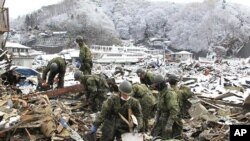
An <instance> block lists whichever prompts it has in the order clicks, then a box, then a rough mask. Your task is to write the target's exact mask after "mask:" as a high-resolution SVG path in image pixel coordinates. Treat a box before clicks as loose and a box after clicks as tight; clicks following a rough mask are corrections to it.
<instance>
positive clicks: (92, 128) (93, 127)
mask: <svg viewBox="0 0 250 141" xmlns="http://www.w3.org/2000/svg"><path fill="white" fill-rule="evenodd" d="M96 131H97V127H95V126H94V125H92V126H91V128H90V132H89V134H95V133H96Z"/></svg>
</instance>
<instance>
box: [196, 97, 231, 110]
mask: <svg viewBox="0 0 250 141" xmlns="http://www.w3.org/2000/svg"><path fill="white" fill-rule="evenodd" d="M200 100H201V102H203V103H205V104H208V105H210V106H212V107H215V108H217V109H220V110H223V111H226V110H225V109H223V108H221V107H219V106H217V105H215V104H212V103H210V102H207V101H206V100H202V99H200Z"/></svg>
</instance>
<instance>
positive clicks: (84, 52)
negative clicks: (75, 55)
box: [79, 43, 92, 63]
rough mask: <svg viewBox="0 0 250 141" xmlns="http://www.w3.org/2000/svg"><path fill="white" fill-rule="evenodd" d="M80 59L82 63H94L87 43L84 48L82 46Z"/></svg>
mask: <svg viewBox="0 0 250 141" xmlns="http://www.w3.org/2000/svg"><path fill="white" fill-rule="evenodd" d="M79 58H80V61H81V63H84V62H92V54H91V51H90V49H89V48H88V47H87V45H86V44H85V43H83V45H82V46H80V54H79Z"/></svg>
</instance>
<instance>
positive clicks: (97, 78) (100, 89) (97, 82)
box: [80, 74, 109, 98]
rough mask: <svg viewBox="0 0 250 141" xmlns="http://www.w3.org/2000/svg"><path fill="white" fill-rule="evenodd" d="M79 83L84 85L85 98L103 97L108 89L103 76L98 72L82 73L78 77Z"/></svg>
mask: <svg viewBox="0 0 250 141" xmlns="http://www.w3.org/2000/svg"><path fill="white" fill-rule="evenodd" d="M80 82H81V84H83V85H84V87H85V90H86V96H87V98H93V97H97V96H98V95H97V94H100V95H99V96H101V97H103V96H104V95H106V93H107V92H108V91H109V86H108V83H107V81H106V79H105V78H103V77H102V76H101V75H99V74H94V75H84V76H82V77H81V78H80Z"/></svg>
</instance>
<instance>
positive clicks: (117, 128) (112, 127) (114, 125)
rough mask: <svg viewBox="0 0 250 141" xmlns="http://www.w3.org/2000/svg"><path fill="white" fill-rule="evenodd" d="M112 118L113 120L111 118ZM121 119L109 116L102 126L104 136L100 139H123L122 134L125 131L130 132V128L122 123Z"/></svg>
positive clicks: (105, 140) (103, 140)
mask: <svg viewBox="0 0 250 141" xmlns="http://www.w3.org/2000/svg"><path fill="white" fill-rule="evenodd" d="M109 119H111V120H109ZM121 122H123V121H121V120H117V118H107V119H106V120H105V121H104V123H103V126H102V129H101V130H102V136H101V138H100V141H114V139H116V141H122V139H121V135H122V134H123V133H127V132H129V128H128V126H127V125H125V126H124V125H122V124H121Z"/></svg>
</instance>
